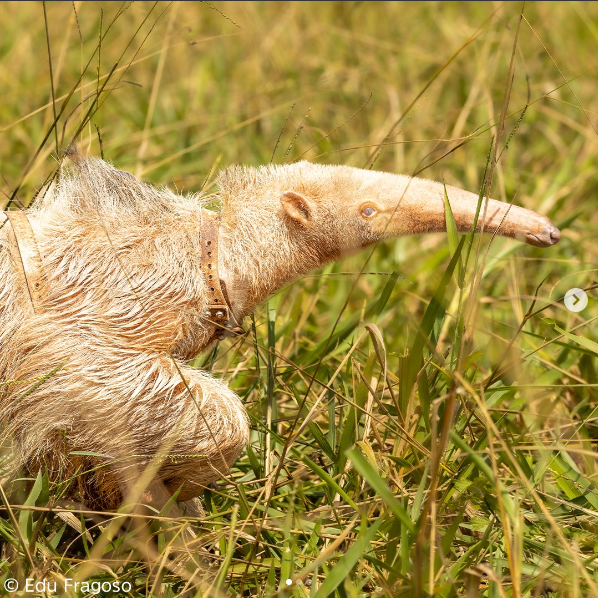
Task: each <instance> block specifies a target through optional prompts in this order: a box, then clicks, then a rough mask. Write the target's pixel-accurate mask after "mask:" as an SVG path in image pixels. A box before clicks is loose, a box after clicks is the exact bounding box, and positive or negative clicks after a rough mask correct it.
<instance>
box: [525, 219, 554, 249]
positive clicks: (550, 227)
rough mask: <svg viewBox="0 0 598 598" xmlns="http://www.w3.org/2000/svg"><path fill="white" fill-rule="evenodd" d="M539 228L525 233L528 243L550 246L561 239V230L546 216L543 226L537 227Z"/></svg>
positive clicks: (536, 245) (537, 245)
mask: <svg viewBox="0 0 598 598" xmlns="http://www.w3.org/2000/svg"><path fill="white" fill-rule="evenodd" d="M539 229H540V230H538V231H535V232H534V233H533V234H532V233H528V234H527V235H526V241H527V242H528V243H529V244H530V245H534V246H535V247H550V246H551V245H556V244H557V243H558V242H559V241H560V240H561V231H560V230H559V229H558V228H557V227H556V226H555V225H554V224H553V223H552V222H551V221H550V220H548V218H546V219H545V222H544V223H543V226H541V227H539Z"/></svg>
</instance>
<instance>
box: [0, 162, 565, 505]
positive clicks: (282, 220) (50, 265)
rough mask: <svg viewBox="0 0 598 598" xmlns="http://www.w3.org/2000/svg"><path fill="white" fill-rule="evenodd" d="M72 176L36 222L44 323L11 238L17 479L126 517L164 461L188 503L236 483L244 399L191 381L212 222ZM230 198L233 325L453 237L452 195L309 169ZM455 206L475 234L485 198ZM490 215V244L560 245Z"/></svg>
mask: <svg viewBox="0 0 598 598" xmlns="http://www.w3.org/2000/svg"><path fill="white" fill-rule="evenodd" d="M75 161H76V167H75V168H72V169H71V170H70V171H66V172H63V173H62V175H61V177H60V179H59V181H58V182H57V183H56V184H55V185H54V186H53V188H51V189H50V190H49V191H48V192H47V193H46V194H45V196H44V198H43V199H41V200H39V201H38V202H37V203H36V205H35V206H34V207H33V208H32V209H30V210H28V212H27V216H28V218H29V221H30V222H31V226H32V229H33V234H34V237H35V242H36V244H37V247H38V249H39V253H40V255H41V258H42V263H43V280H42V283H41V288H40V297H41V302H40V305H39V306H38V309H36V310H35V313H33V312H32V311H31V309H30V305H29V303H30V297H29V296H28V294H27V287H26V284H24V282H23V272H22V271H21V269H20V268H19V264H18V263H17V258H16V256H17V255H18V254H17V253H16V252H15V246H14V245H15V242H14V236H13V233H12V232H11V231H10V230H9V229H10V224H9V223H8V222H6V223H5V224H4V226H2V228H1V229H0V408H1V413H2V425H3V433H4V434H5V439H7V440H10V442H11V443H12V450H13V451H14V454H15V456H16V457H17V465H18V466H19V467H25V468H27V469H29V470H30V471H32V472H33V471H35V470H36V469H37V468H39V467H40V466H41V467H48V470H49V471H50V474H51V477H52V478H53V479H55V480H67V479H69V477H71V476H75V481H74V483H73V485H72V488H71V490H70V493H71V494H73V493H74V492H76V493H78V495H79V496H80V497H81V498H82V499H83V500H85V501H86V502H87V503H88V504H89V505H90V506H97V507H100V508H114V507H116V506H118V504H119V502H120V501H121V500H122V498H123V495H124V493H125V491H126V488H127V485H128V484H130V483H132V482H134V481H135V479H137V477H138V476H139V474H140V472H141V471H142V470H143V468H144V467H145V466H146V465H147V464H148V463H149V462H150V460H151V459H152V458H153V457H155V456H156V455H158V456H160V455H173V456H174V455H176V457H173V458H168V457H164V458H163V460H162V462H161V464H160V469H159V471H158V474H157V481H156V484H157V485H161V484H162V485H161V487H164V486H165V487H166V488H167V489H168V490H169V491H170V492H173V491H175V490H176V489H177V488H180V487H181V488H182V490H181V492H180V494H179V497H178V498H179V500H187V499H189V498H192V497H194V496H197V495H198V494H200V493H201V491H202V489H203V487H204V486H205V485H206V484H207V483H209V482H210V481H212V480H214V479H217V478H219V477H223V476H225V475H226V474H227V472H228V466H229V465H230V464H231V463H232V462H233V461H234V460H235V459H236V458H237V456H238V455H239V453H240V452H241V451H242V449H243V447H244V445H245V444H246V442H247V440H248V431H249V427H248V420H247V417H246V414H245V411H244V409H243V406H242V404H241V402H240V400H239V398H238V397H237V396H236V395H235V394H234V393H233V392H232V391H231V390H229V389H228V387H227V386H226V385H225V384H224V383H222V382H221V381H219V380H216V379H214V378H213V377H212V376H210V375H209V374H207V373H205V372H202V371H200V370H198V369H195V368H191V367H189V366H187V365H186V363H187V362H188V360H190V359H191V358H193V357H195V356H196V355H197V354H198V353H199V352H201V351H202V350H203V349H205V348H206V347H207V346H208V345H209V344H211V343H212V342H213V341H214V339H215V337H216V336H217V335H216V334H215V326H214V324H213V323H212V322H211V321H210V320H209V319H206V312H205V305H206V297H207V294H206V293H207V286H206V276H205V271H202V267H201V264H202V247H201V235H202V227H203V224H202V223H203V222H204V219H205V218H206V217H207V216H208V214H207V212H206V210H205V208H204V207H203V206H202V201H201V200H200V198H198V197H197V196H188V197H181V196H178V195H174V194H173V193H171V192H170V191H168V190H165V189H161V190H157V189H155V188H153V187H151V186H149V185H145V184H143V183H140V182H139V181H137V180H136V179H135V178H134V177H133V176H132V175H129V174H127V173H124V172H122V171H119V170H116V169H114V168H112V167H111V166H109V165H108V164H106V163H105V162H102V161H99V160H84V159H82V158H76V160H75ZM219 187H220V197H221V200H222V204H223V208H222V216H221V223H220V229H219V235H218V249H219V260H218V270H219V278H221V279H222V280H223V281H224V282H225V284H226V289H227V291H228V297H229V301H230V306H231V308H232V311H233V313H234V315H236V317H237V319H239V320H240V319H242V318H243V317H244V316H245V315H246V314H247V313H249V312H250V311H251V310H252V309H253V308H254V307H255V306H256V305H257V304H258V303H259V302H260V301H261V300H263V299H264V298H265V297H267V296H268V294H269V293H271V292H273V291H274V290H276V289H277V288H280V286H281V285H282V284H284V283H286V282H288V281H289V280H292V279H293V278H296V277H297V276H299V275H301V274H303V273H306V272H308V271H310V270H312V269H314V268H318V267H320V266H321V265H323V264H324V263H326V262H328V261H331V260H334V259H338V258H339V257H342V256H343V255H346V254H348V253H351V252H354V251H358V250H359V249H361V248H363V247H365V246H367V245H369V244H371V243H374V242H376V241H378V240H380V239H383V238H387V237H391V236H397V235H400V234H409V233H417V232H431V231H436V230H442V229H443V228H444V203H443V196H442V187H441V186H440V185H438V184H437V183H432V182H429V181H420V180H416V179H413V180H410V179H408V178H407V177H399V176H396V175H389V174H384V173H374V172H368V171H360V170H357V169H352V168H348V167H332V166H328V167H325V166H318V165H311V164H307V163H299V164H295V165H290V166H285V167H269V168H263V169H242V168H233V169H228V170H227V171H225V172H224V174H223V175H222V176H221V177H220V181H219ZM448 193H449V198H450V200H451V205H452V207H453V212H454V214H455V219H456V221H457V225H458V227H459V228H460V229H461V230H466V229H467V228H468V227H471V224H472V222H473V218H474V213H475V208H476V205H477V196H475V195H472V194H469V193H467V192H464V191H461V190H458V189H453V188H449V191H448ZM484 211H485V212H486V216H485V222H486V224H485V230H489V231H492V230H496V229H497V228H498V229H499V232H500V233H501V234H505V235H507V236H512V237H514V236H521V237H523V238H526V239H527V241H528V242H530V243H532V244H534V245H540V246H546V245H550V244H552V243H555V242H556V241H558V230H557V229H556V228H554V226H553V225H552V224H551V223H550V221H548V220H547V219H546V218H544V217H542V216H539V215H537V214H535V213H533V212H529V211H527V210H524V209H522V208H516V207H513V208H511V209H510V211H509V206H507V205H505V204H501V203H499V202H490V203H489V204H488V208H487V210H484V209H483V210H482V212H484ZM482 219H483V218H482V216H480V222H481V221H482ZM0 226H1V225H0ZM478 229H479V225H478ZM204 257H205V256H204ZM77 453H87V454H84V455H82V454H77ZM147 496H148V497H150V498H151V488H150V492H149V493H148V494H147Z"/></svg>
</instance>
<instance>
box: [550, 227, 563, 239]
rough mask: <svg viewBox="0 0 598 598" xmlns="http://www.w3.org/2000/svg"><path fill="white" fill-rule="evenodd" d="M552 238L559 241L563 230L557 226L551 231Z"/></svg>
mask: <svg viewBox="0 0 598 598" xmlns="http://www.w3.org/2000/svg"><path fill="white" fill-rule="evenodd" d="M550 240H551V241H552V242H553V243H558V242H559V241H560V240H561V231H560V230H559V229H558V228H557V227H556V226H555V227H553V228H552V230H551V231H550Z"/></svg>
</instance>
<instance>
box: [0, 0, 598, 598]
mask: <svg viewBox="0 0 598 598" xmlns="http://www.w3.org/2000/svg"><path fill="white" fill-rule="evenodd" d="M522 15H523V16H522ZM46 23H47V25H46ZM99 42H101V43H99ZM48 48H49V49H50V53H51V61H49V60H48ZM50 64H51V69H52V77H53V85H51V81H52V79H51V76H50ZM597 91H598V3H587V2H567V3H565V2H557V3H545V2H539V3H528V4H525V6H522V5H521V4H519V3H499V2H475V3H453V2H447V3H439V2H428V3H390V2H379V3H370V2H330V3H324V2H318V3H309V2H302V3H298V2H296V3H295V2H291V3H278V2H276V3H275V2H270V3H262V2H245V3H236V2H217V3H213V4H210V3H191V2H185V3H184V2H173V3H166V2H159V3H156V4H153V3H150V2H136V3H131V4H129V3H124V4H120V3H118V2H110V3H109V2H74V3H70V2H49V3H46V4H45V5H44V4H42V3H38V2H35V3H34V2H25V3H21V2H19V3H13V2H3V3H0V134H1V137H0V174H1V177H0V189H1V190H2V193H1V195H0V203H2V205H3V206H6V205H8V203H9V202H11V203H12V205H14V206H23V205H27V204H28V203H29V202H30V201H31V200H32V198H33V196H34V194H35V191H36V190H37V189H38V188H39V187H40V186H41V185H42V184H43V183H44V181H45V180H46V179H47V177H48V176H50V175H51V174H52V172H53V169H54V168H55V167H56V156H57V148H59V147H61V146H64V145H65V144H66V143H68V142H70V141H71V140H72V139H75V140H76V141H78V143H79V144H80V146H81V147H82V148H83V150H84V151H89V152H90V153H91V154H93V155H97V156H99V155H103V156H104V157H105V158H106V159H107V160H110V161H111V162H113V163H114V164H115V165H116V166H118V167H120V168H123V169H125V170H129V171H130V172H132V173H134V174H136V175H137V176H138V177H140V178H142V179H144V180H146V181H148V182H153V183H156V184H158V183H165V184H167V185H169V186H171V187H173V188H175V187H176V188H177V189H179V190H181V191H197V190H199V189H201V188H203V189H204V191H205V192H206V193H212V192H214V191H216V187H215V185H214V179H215V175H216V173H217V171H218V169H219V168H220V167H222V166H225V165H228V164H232V163H244V164H253V165H258V164H267V163H269V162H274V163H285V162H290V161H294V160H298V159H306V160H311V161H318V162H322V163H331V164H349V165H352V166H358V167H362V168H370V167H373V168H374V169H377V170H386V171H390V172H397V173H405V174H418V175H419V176H423V177H426V178H431V179H436V180H445V181H446V183H447V184H448V183H450V184H454V185H456V186H459V187H462V188H466V189H468V190H470V191H474V192H478V191H479V190H480V189H481V188H482V186H483V184H484V180H485V178H486V179H487V180H490V184H489V187H490V193H491V195H492V196H493V197H495V198H496V199H501V200H503V201H514V203H515V204H517V205H522V206H525V207H527V208H530V209H533V210H536V211H538V212H541V213H543V214H546V215H547V216H549V217H550V218H552V220H553V221H554V222H555V223H556V224H557V225H559V226H560V227H561V229H562V231H563V238H562V240H561V242H560V244H559V245H557V246H556V247H553V248H550V249H546V250H542V249H536V248H533V247H530V246H527V245H523V244H520V243H517V242H515V241H511V240H505V239H498V238H496V239H492V240H491V239H490V237H489V236H485V237H483V238H482V237H479V236H476V237H473V238H472V237H471V236H470V235H464V245H463V246H462V250H461V252H460V254H459V253H458V250H457V249H455V246H456V242H455V239H453V238H449V236H448V235H446V234H436V235H429V236H426V237H411V238H402V239H398V240H396V241H393V242H388V243H384V244H381V245H378V246H376V247H375V248H374V249H373V250H369V251H367V252H365V253H363V254H361V255H358V256H355V257H353V258H350V259H346V260H344V261H342V262H339V263H336V264H334V265H332V266H330V267H327V268H325V269H324V270H323V271H321V272H315V273H313V276H307V277H305V278H303V279H302V280H299V281H297V282H295V283H294V284H292V285H291V286H289V287H287V288H285V289H283V290H281V291H280V292H279V293H278V294H276V295H275V296H273V297H272V298H271V299H270V301H269V302H268V304H267V305H264V306H262V307H261V308H260V309H259V310H258V311H257V312H256V313H255V319H254V322H253V324H254V325H253V324H252V325H250V327H249V328H250V329H251V332H250V333H249V334H248V335H247V336H246V337H244V338H243V339H241V340H237V341H233V340H227V341H225V342H222V343H220V344H219V346H218V347H217V349H216V350H215V351H214V353H213V354H211V355H202V356H200V357H198V358H197V360H196V361H195V365H197V366H198V367H204V368H208V369H210V370H211V371H213V372H214V374H215V375H217V376H218V377H222V378H224V379H225V380H227V381H228V382H229V384H230V386H231V387H232V388H234V389H235V391H236V392H238V394H239V395H240V396H241V397H242V399H243V402H244V403H245V405H246V407H247V410H248V412H249V414H250V418H251V425H252V433H251V442H250V446H249V447H248V448H247V450H246V451H245V452H244V453H243V454H242V456H241V457H240V459H239V460H238V462H237V463H236V464H235V466H234V468H233V475H232V477H231V479H230V480H227V481H221V482H219V483H218V484H216V485H214V486H213V487H212V488H211V489H210V490H209V491H206V493H205V496H204V497H203V504H204V508H205V515H204V516H202V517H200V518H192V517H186V516H181V517H171V516H165V515H163V514H162V515H159V516H156V517H155V518H148V519H145V520H140V519H139V518H137V519H136V521H133V520H132V519H131V518H126V517H122V516H120V517H119V516H118V514H116V513H113V514H105V515H102V516H100V515H98V514H94V513H89V512H85V511H82V510H80V509H79V510H73V512H72V513H71V514H70V515H64V514H63V515H62V516H61V517H59V516H58V515H57V513H56V512H55V511H52V510H51V509H49V508H48V506H49V505H50V504H51V500H52V498H51V497H52V494H53V488H52V487H51V486H50V487H48V484H47V483H46V482H45V478H44V476H43V472H41V473H40V476H39V477H38V479H37V482H36V483H35V484H34V486H33V490H31V491H29V490H28V491H27V492H25V490H24V489H25V488H26V487H27V485H26V483H25V482H24V481H16V482H11V481H9V480H7V479H4V480H3V481H2V484H3V487H4V489H5V491H6V493H9V492H12V495H13V496H14V495H15V492H16V495H17V496H18V494H19V488H21V494H22V499H19V500H12V504H10V506H9V504H7V503H8V501H5V502H4V503H3V506H2V508H1V510H0V541H1V542H2V543H3V547H2V552H1V553H0V588H2V587H4V586H3V584H4V583H5V582H6V580H8V579H10V578H15V579H17V580H18V582H19V583H20V587H21V588H23V587H24V583H25V581H24V580H25V579H26V578H36V579H37V580H42V579H45V580H47V581H48V582H49V583H52V584H53V583H54V582H56V583H57V587H58V589H57V591H56V592H52V591H47V592H46V593H45V595H47V596H50V595H71V596H75V595H76V596H89V595H92V594H93V593H94V591H93V588H94V587H96V588H97V587H98V586H97V585H96V586H93V587H92V586H90V589H89V591H85V589H84V587H83V586H79V589H78V590H77V591H75V590H72V589H69V590H68V591H64V589H61V588H64V584H65V581H64V580H65V579H67V578H68V579H73V580H76V581H79V582H82V581H85V580H87V581H88V582H89V583H90V584H91V583H92V582H95V583H96V584H101V583H102V582H103V583H107V582H114V581H116V580H118V581H119V582H120V583H121V584H125V582H126V584H129V585H125V590H127V591H123V592H122V593H121V594H118V593H111V592H108V591H104V593H102V592H95V593H98V594H101V595H106V596H108V595H123V596H125V595H126V596H164V597H174V596H214V597H220V596H263V597H274V596H280V597H284V596H316V597H317V598H322V597H327V596H330V597H333V596H338V597H339V598H345V597H347V598H355V597H362V596H364V597H365V596H397V597H424V596H438V597H444V598H448V597H453V596H455V597H456V596H465V597H467V598H474V597H478V596H483V597H487V598H499V597H500V598H505V597H513V598H523V597H525V598H540V597H551V598H553V597H557V596H559V597H561V596H562V597H568V598H569V597H570V598H582V597H592V596H594V597H595V596H598V536H597V532H598V486H597V482H598V469H597V463H596V459H595V447H596V441H597V439H598V428H597V422H598V370H597V368H598V334H596V332H595V326H594V321H595V320H596V319H597V318H598V293H596V291H592V290H590V291H588V293H589V305H588V307H587V308H586V309H585V310H584V311H582V312H580V313H572V312H570V311H568V310H567V309H566V308H565V307H564V305H563V302H562V300H561V298H562V297H563V295H564V294H565V292H566V291H567V290H568V289H570V288H572V287H581V288H589V287H593V286H596V281H598V275H597V274H596V264H597V263H598V243H596V232H595V231H596V229H597V228H598V213H597V210H596V208H597V207H598V176H597V175H598V169H597V167H596V166H597V158H596V153H597V149H598V134H597V128H598V104H597V103H596V96H597ZM53 99H54V101H53ZM54 122H56V123H57V126H56V127H52V124H53V123H54ZM461 269H464V270H465V275H464V277H461V276H460V271H461ZM0 351H1V348H0ZM0 359H1V353H0ZM15 486H16V489H15ZM30 487H31V484H29V486H28V488H30ZM287 580H289V582H290V585H287ZM72 583H73V584H74V581H73V582H72ZM51 587H52V586H51ZM129 588H130V590H129ZM3 592H4V593H5V594H8V591H7V590H4V589H0V595H4V594H2V593H3ZM38 594H41V592H38ZM19 595H26V593H25V592H24V591H22V590H21V593H20V594H19ZM29 595H32V594H29Z"/></svg>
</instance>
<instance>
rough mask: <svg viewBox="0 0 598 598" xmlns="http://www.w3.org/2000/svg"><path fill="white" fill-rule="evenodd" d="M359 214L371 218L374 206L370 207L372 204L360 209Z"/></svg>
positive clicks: (374, 212)
mask: <svg viewBox="0 0 598 598" xmlns="http://www.w3.org/2000/svg"><path fill="white" fill-rule="evenodd" d="M361 214H362V215H363V216H365V217H366V218H371V217H372V216H374V215H375V214H376V208H372V206H366V207H365V208H363V210H361Z"/></svg>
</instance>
